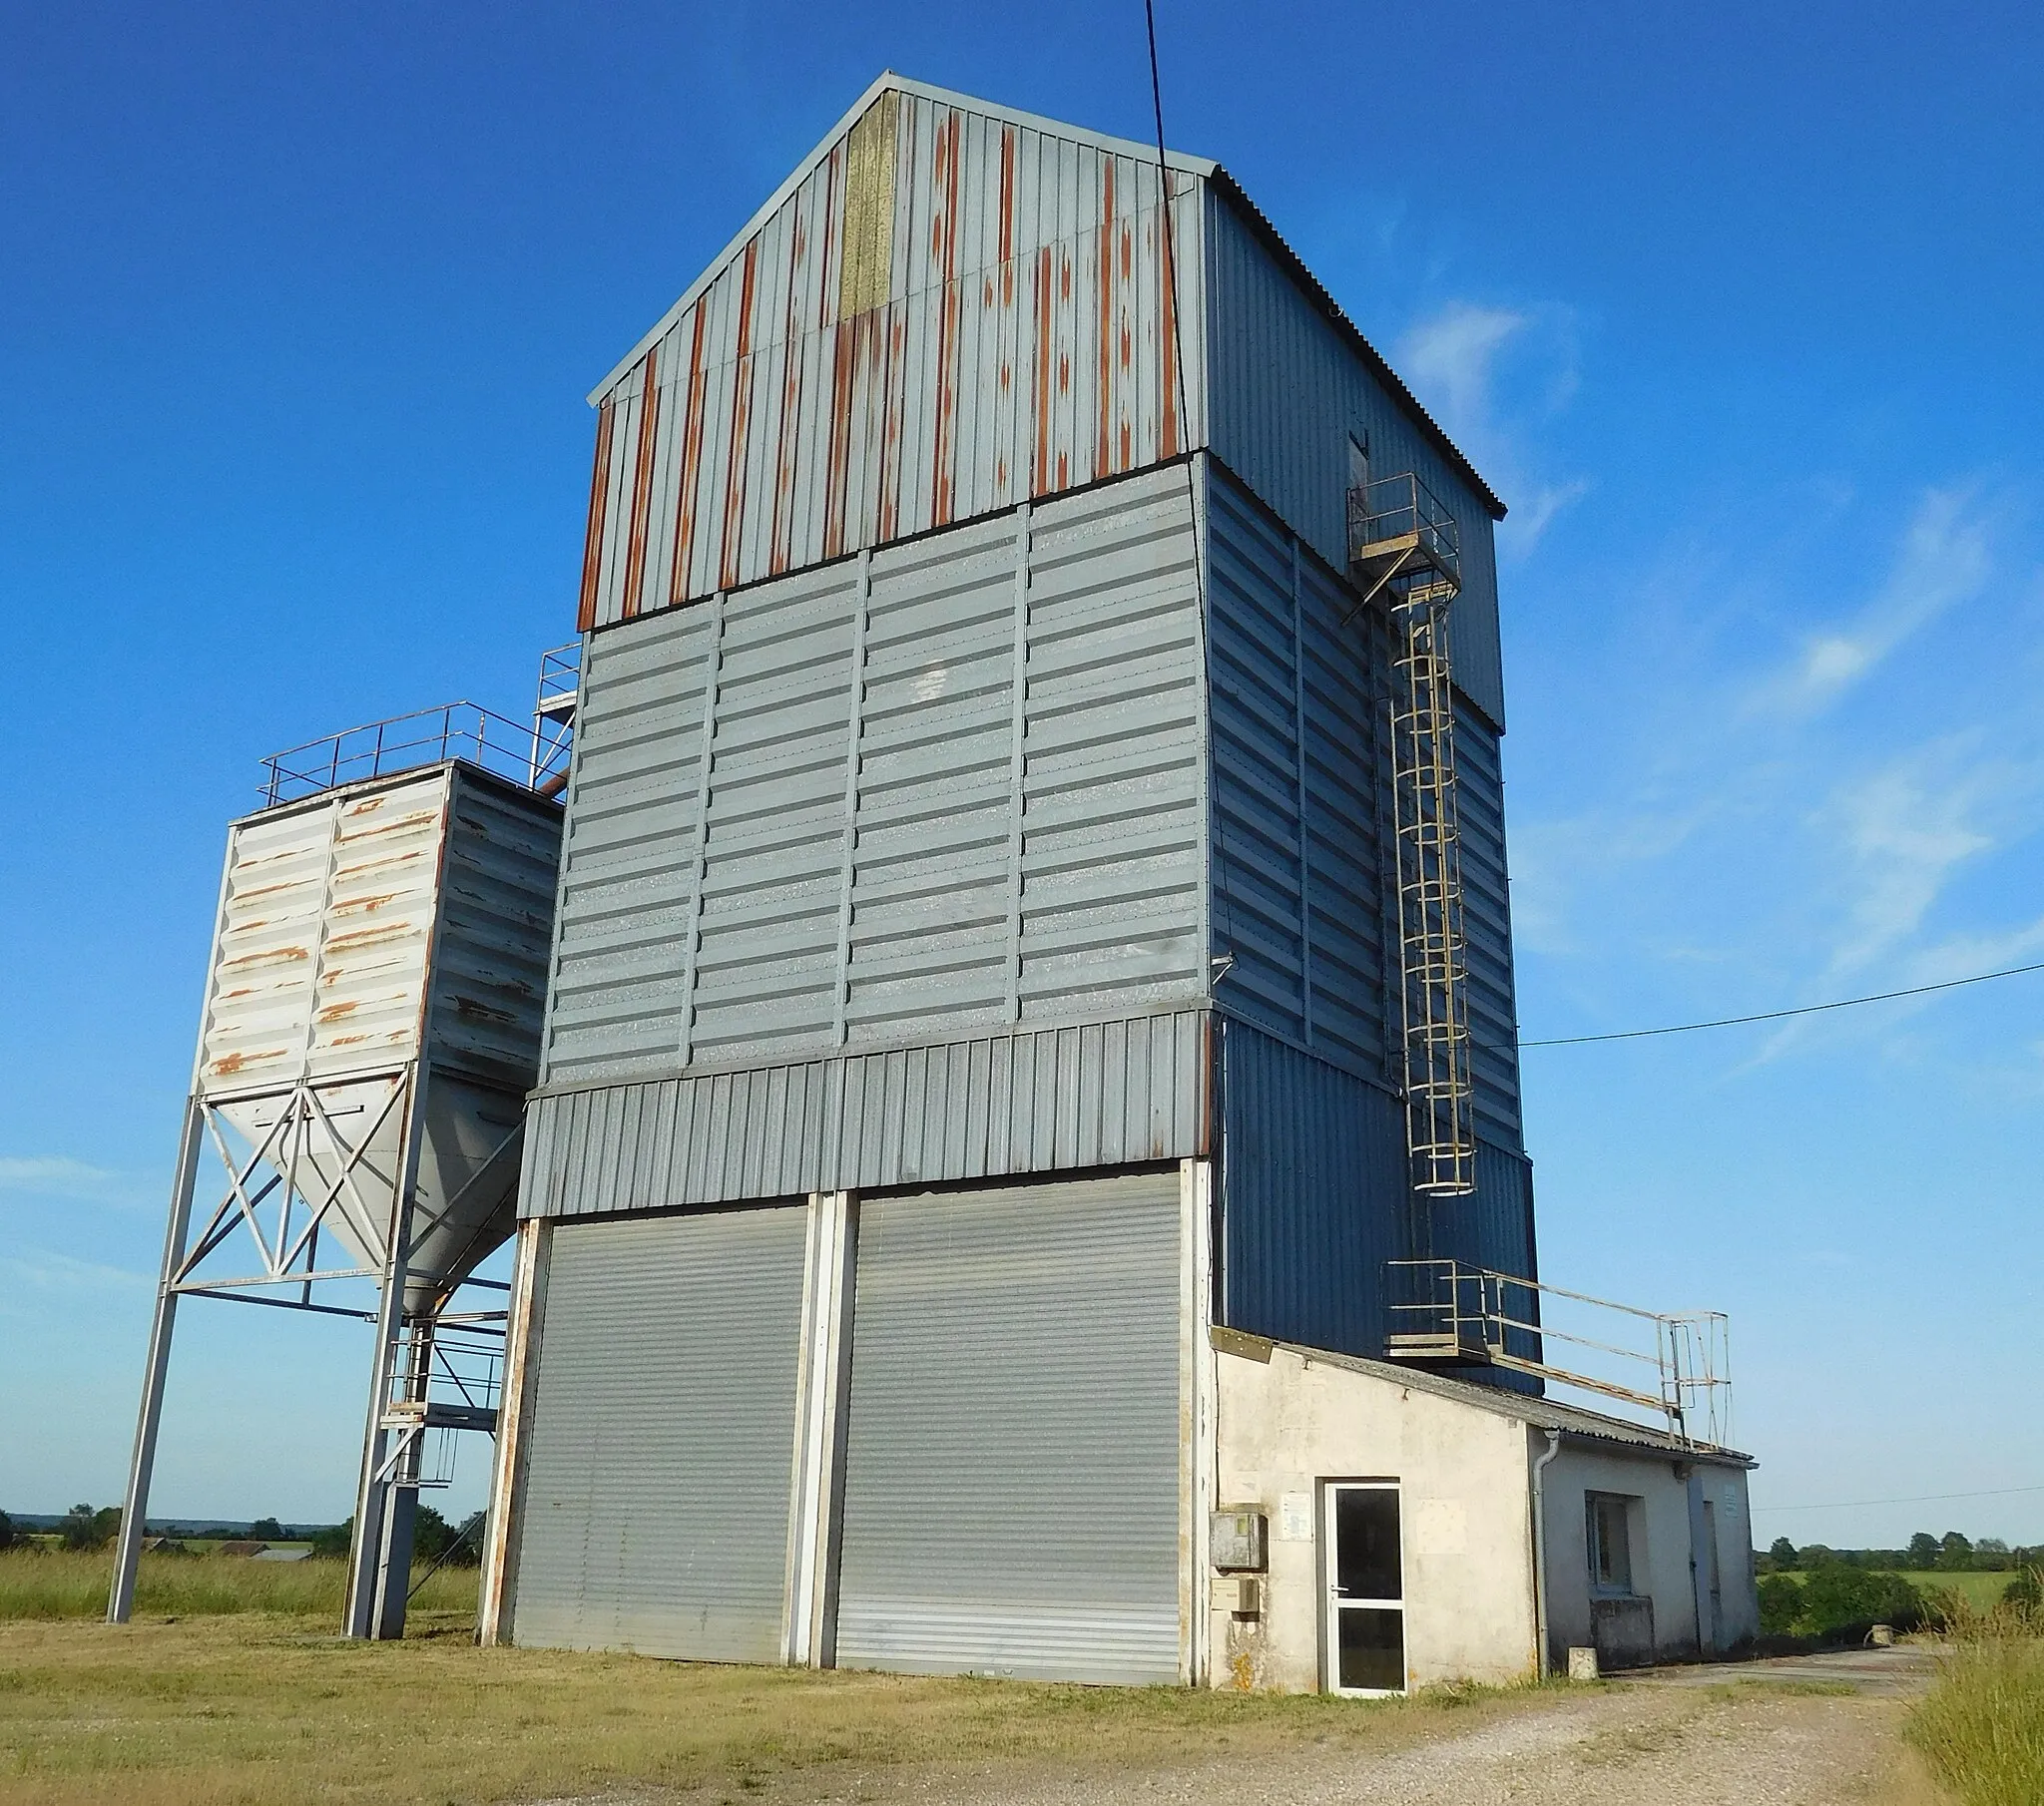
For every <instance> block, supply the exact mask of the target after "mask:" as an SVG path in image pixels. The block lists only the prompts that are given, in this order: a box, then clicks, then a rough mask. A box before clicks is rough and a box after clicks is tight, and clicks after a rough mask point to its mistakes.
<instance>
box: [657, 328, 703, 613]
mask: <svg viewBox="0 0 2044 1806" xmlns="http://www.w3.org/2000/svg"><path fill="white" fill-rule="evenodd" d="M708 298H709V297H708V296H707V295H706V296H705V297H704V300H707V299H708ZM694 311H695V315H696V329H695V331H694V333H693V334H692V335H691V337H690V342H689V389H688V397H687V403H686V405H687V407H688V411H689V424H688V426H687V428H686V430H685V431H684V433H683V437H682V485H681V493H680V495H679V496H677V497H676V501H675V548H674V562H673V567H672V569H671V570H670V571H669V573H668V580H667V599H668V602H669V604H670V605H672V604H675V603H681V602H687V601H688V600H689V567H690V566H691V565H693V564H694V563H695V561H696V484H697V482H698V480H699V479H700V477H701V474H702V469H703V387H704V374H705V373H704V369H703V329H704V325H705V315H706V309H705V307H704V304H703V301H700V300H699V301H698V302H697V303H696V306H695V309H694Z"/></svg>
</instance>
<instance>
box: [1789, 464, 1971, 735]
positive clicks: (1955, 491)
mask: <svg viewBox="0 0 2044 1806" xmlns="http://www.w3.org/2000/svg"><path fill="white" fill-rule="evenodd" d="M1993 528H1994V520H1993V513H1992V510H1991V509H1989V508H1988V507H1986V506H1984V505H1983V503H1982V501H1981V498H1980V495H1979V491H1978V489H1977V486H1975V485H1971V484H1963V485H1956V486H1952V487H1946V488H1932V489H1927V490H1925V491H1924V492H1923V493H1922V495H1921V496H1919V497H1918V499H1917V502H1916V506H1915V508H1914V510H1913V511H1912V512H1911V514H1910V517H1909V524H1908V526H1907V527H1906V528H1904V529H1903V532H1902V538H1901V543H1900V544H1899V545H1898V546H1897V547H1896V549H1895V556H1894V558H1893V561H1892V562H1891V563H1890V565H1889V567H1888V570H1887V573H1886V575H1885V577H1884V578H1883V579H1882V580H1881V582H1880V584H1879V586H1878V588H1877V589H1876V590H1875V592H1874V594H1873V595H1872V596H1871V597H1870V598H1868V599H1867V600H1866V601H1865V602H1864V603H1863V604H1862V605H1861V606H1860V607H1859V608H1857V609H1856V610H1854V611H1853V612H1852V613H1851V614H1849V615H1848V616H1846V617H1845V618H1844V619H1842V620H1839V621H1837V622H1834V623H1832V624H1830V625H1829V626H1826V627H1822V628H1820V629H1818V630H1817V631H1816V632H1815V633H1812V634H1810V635H1809V636H1808V637H1807V638H1805V639H1804V640H1803V642H1802V644H1801V646H1800V647H1799V648H1798V649H1797V651H1796V654H1795V656H1794V659H1793V660H1792V661H1791V663H1790V664H1789V668H1788V669H1787V670H1786V671H1783V672H1780V673H1778V674H1776V675H1775V676H1774V677H1770V678H1769V679H1767V680H1766V682H1765V683H1764V685H1763V687H1762V690H1761V694H1760V700H1761V701H1762V702H1763V703H1764V704H1767V705H1769V706H1772V707H1773V708H1775V709H1777V710H1779V711H1781V712H1783V713H1787V714H1792V715H1806V714H1810V713H1814V712H1816V711H1817V710H1819V709H1822V708H1824V707H1826V706H1828V705H1829V704H1831V703H1832V702H1835V701H1836V700H1837V699H1838V698H1839V697H1840V696H1841V695H1843V694H1844V693H1845V692H1846V691H1847V690H1849V689H1851V688H1852V687H1853V686H1854V685H1855V684H1857V683H1859V682H1860V681H1861V680H1862V679H1864V678H1865V677H1869V676H1870V675H1871V674H1872V673H1873V672H1874V671H1876V670H1877V669H1878V668H1879V667H1880V665H1881V664H1882V663H1883V662H1884V661H1885V660H1886V659H1888V658H1889V657H1890V656H1891V655H1892V654H1894V653H1895V652H1897V651H1898V650H1899V649H1900V648H1901V647H1902V646H1903V645H1904V644H1905V643H1906V642H1908V641H1909V640H1910V639H1911V638H1912V637H1913V636H1914V635H1916V634H1917V633H1919V632H1920V631H1921V630H1922V629H1924V628H1926V627H1928V626H1929V625H1930V624H1931V623H1932V622H1934V621H1936V620H1937V619H1938V618H1939V617H1941V616H1943V615H1945V614H1948V613H1949V612H1950V611H1951V610H1952V609H1954V608H1956V607H1958V606H1959V605H1960V604H1961V603H1964V602H1969V601H1971V600H1972V599H1973V598H1974V597H1976V596H1978V595H1979V594H1980V593H1981V592H1982V591H1983V590H1985V589H1986V587H1987V584H1988V581H1989V579H1990V578H1991V577H1992V576H1993V574H1994V567H1995V560H1994V548H1993Z"/></svg>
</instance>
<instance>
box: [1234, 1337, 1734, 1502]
mask: <svg viewBox="0 0 2044 1806" xmlns="http://www.w3.org/2000/svg"><path fill="white" fill-rule="evenodd" d="M1231 1344H1242V1345H1244V1346H1240V1347H1237V1346H1231ZM1214 1345H1215V1347H1216V1348H1217V1349H1219V1350H1220V1351H1221V1352H1222V1353H1224V1354H1229V1353H1237V1354H1244V1355H1247V1356H1249V1358H1252V1359H1254V1358H1255V1355H1254V1352H1253V1350H1254V1349H1255V1348H1256V1347H1258V1346H1261V1347H1264V1348H1281V1349H1283V1350H1284V1351H1285V1352H1286V1353H1287V1354H1294V1355H1297V1356H1298V1357H1299V1358H1300V1359H1301V1360H1303V1361H1306V1362H1309V1363H1318V1364H1319V1365H1320V1366H1323V1367H1340V1368H1345V1369H1346V1370H1348V1371H1349V1372H1351V1373H1360V1374H1367V1375H1368V1376H1369V1377H1370V1378H1372V1379H1378V1380H1385V1381H1388V1382H1389V1383H1390V1384H1392V1385H1394V1386H1404V1387H1409V1388H1410V1389H1411V1390H1412V1391H1414V1392H1430V1393H1432V1394H1434V1396H1435V1397H1437V1398H1445V1399H1453V1400H1454V1401H1455V1402H1456V1403H1457V1404H1461V1405H1473V1406H1474V1407H1475V1408H1476V1409H1477V1410H1479V1411H1488V1412H1490V1413H1491V1414H1492V1415H1493V1416H1495V1417H1509V1418H1513V1419H1515V1420H1516V1421H1518V1422H1520V1423H1523V1424H1529V1425H1531V1426H1532V1427H1533V1428H1534V1429H1536V1430H1559V1431H1561V1432H1562V1433H1563V1434H1564V1435H1567V1436H1581V1437H1588V1438H1592V1439H1594V1440H1596V1441H1598V1442H1608V1443H1622V1444H1624V1445H1626V1446H1628V1447H1630V1448H1636V1449H1652V1450H1654V1451H1655V1452H1656V1453H1657V1454H1663V1455H1669V1456H1673V1457H1674V1458H1676V1459H1677V1460H1680V1461H1708V1462H1712V1463H1715V1464H1717V1465H1719V1466H1723V1467H1739V1468H1755V1467H1758V1466H1759V1465H1760V1463H1759V1462H1757V1461H1756V1460H1754V1458H1753V1457H1752V1456H1751V1455H1747V1454H1744V1453H1742V1452H1741V1451H1740V1450H1738V1449H1722V1448H1719V1447H1717V1446H1716V1445H1714V1444H1710V1443H1690V1442H1684V1441H1683V1440H1682V1439H1681V1438H1680V1437H1677V1436H1671V1435H1669V1434H1668V1432H1667V1431H1665V1430H1651V1429H1649V1428H1647V1426H1645V1425H1644V1424H1629V1423H1627V1422H1626V1421H1625V1419H1623V1418H1619V1417H1607V1416H1606V1415H1605V1414H1604V1413H1603V1412H1601V1411H1584V1410H1581V1409H1579V1408H1578V1407H1576V1406H1574V1405H1560V1404H1556V1403H1555V1402H1554V1401H1553V1400H1552V1399H1546V1398H1531V1397H1528V1396H1527V1395H1526V1394H1525V1393H1523V1392H1507V1391H1505V1390H1504V1389H1503V1388H1502V1387H1500V1386H1476V1385H1472V1384H1470V1382H1469V1381H1467V1380H1454V1379H1449V1378H1448V1377H1447V1375H1445V1374H1439V1373H1429V1372H1428V1371H1427V1370H1426V1369H1424V1368H1421V1367H1402V1366H1400V1365H1398V1364H1397V1363H1396V1362H1394V1361H1371V1360H1366V1359H1364V1358H1363V1357H1362V1356H1361V1355H1348V1354H1336V1353H1335V1352H1334V1351H1333V1350H1332V1349H1327V1348H1308V1347H1306V1346H1305V1345H1304V1344H1303V1343H1299V1342H1277V1341H1273V1340H1271V1339H1270V1338H1269V1337H1267V1336H1252V1335H1245V1334H1243V1332H1241V1331H1240V1330H1216V1331H1215V1333H1214Z"/></svg>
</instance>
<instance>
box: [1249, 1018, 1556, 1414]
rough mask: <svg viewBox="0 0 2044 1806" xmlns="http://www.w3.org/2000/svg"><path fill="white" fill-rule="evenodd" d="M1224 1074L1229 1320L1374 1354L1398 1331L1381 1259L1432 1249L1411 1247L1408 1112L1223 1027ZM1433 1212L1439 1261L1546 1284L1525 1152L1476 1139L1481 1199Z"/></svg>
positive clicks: (1275, 1043)
mask: <svg viewBox="0 0 2044 1806" xmlns="http://www.w3.org/2000/svg"><path fill="white" fill-rule="evenodd" d="M1222 1071H1223V1076H1222V1086H1223V1105H1222V1110H1223V1118H1222V1219H1223V1223H1224V1233H1223V1236H1222V1248H1223V1296H1224V1312H1223V1314H1224V1317H1225V1320H1226V1321H1227V1323H1228V1324H1229V1326H1230V1327H1232V1328H1235V1329H1242V1330H1248V1331H1250V1332H1251V1333H1252V1334H1256V1335H1265V1336H1273V1337H1276V1338H1278V1339H1279V1340H1281V1341H1292V1342H1300V1343H1303V1344H1304V1345H1306V1346H1307V1347H1311V1348H1331V1349H1334V1350H1336V1351H1338V1352H1340V1353H1344V1354H1358V1355H1371V1356H1373V1355H1380V1354H1381V1353H1382V1352H1383V1346H1384V1344H1383V1337H1384V1333H1385V1331H1386V1329H1388V1328H1389V1327H1391V1325H1390V1324H1389V1323H1388V1321H1387V1318H1386V1315H1385V1304H1386V1289H1385V1268H1384V1263H1385V1262H1386V1261H1387V1260H1395V1259H1403V1258H1407V1257H1409V1256H1411V1255H1412V1254H1415V1253H1419V1252H1425V1251H1428V1250H1425V1249H1422V1248H1418V1247H1415V1246H1414V1245H1413V1243H1414V1241H1415V1239H1416V1237H1415V1234H1414V1228H1415V1223H1416V1220H1417V1219H1416V1218H1415V1217H1414V1216H1413V1214H1412V1211H1413V1209H1414V1208H1415V1207H1416V1206H1414V1205H1413V1204H1412V1203H1411V1202H1410V1201H1409V1191H1408V1183H1409V1178H1408V1173H1409V1168H1408V1163H1407V1160H1406V1153H1405V1114H1404V1107H1403V1106H1402V1105H1401V1104H1400V1103H1399V1101H1398V1100H1397V1099H1396V1098H1395V1097H1394V1096H1392V1095H1391V1093H1390V1092H1389V1091H1387V1090H1386V1089H1385V1088H1383V1087H1382V1086H1380V1085H1373V1084H1371V1083H1369V1082H1368V1081H1366V1080H1363V1079H1359V1078H1357V1077H1355V1076H1354V1075H1353V1074H1350V1073H1345V1072H1341V1071H1339V1070H1337V1069H1336V1068H1334V1067H1332V1066H1330V1065H1328V1064H1327V1063H1326V1062H1325V1061H1323V1060H1316V1059H1314V1058H1313V1057H1312V1056H1311V1055H1309V1054H1306V1053H1303V1052H1301V1051H1300V1050H1299V1049H1297V1048H1295V1047H1291V1046H1287V1045H1286V1044H1285V1043H1284V1042H1282V1041H1279V1040H1278V1039H1277V1038H1276V1037H1275V1036H1271V1035H1267V1034H1264V1033H1262V1032H1261V1031H1259V1030H1257V1029H1254V1028H1252V1027H1250V1026H1249V1025H1247V1024H1245V1023H1241V1022H1229V1023H1226V1024H1224V1025H1223V1029H1222ZM1427 1208H1428V1209H1429V1214H1430V1219H1431V1220H1430V1225H1429V1229H1430V1235H1431V1242H1432V1246H1431V1249H1430V1251H1431V1253H1432V1254H1433V1255H1435V1256H1441V1257H1453V1258H1456V1259H1459V1260H1463V1261H1466V1262H1469V1263H1471V1264H1473V1265H1477V1266H1483V1267H1489V1268H1492V1269H1494V1270H1496V1271H1499V1272H1505V1273H1517V1274H1523V1275H1525V1276H1526V1277H1528V1278H1534V1277H1537V1276H1538V1269H1537V1267H1536V1266H1535V1264H1534V1247H1533V1188H1532V1172H1531V1168H1530V1167H1529V1166H1528V1165H1527V1163H1526V1161H1525V1159H1524V1157H1523V1156H1522V1155H1520V1154H1518V1153H1515V1152H1513V1151H1511V1150H1510V1149H1507V1148H1502V1147H1498V1146H1496V1145H1494V1144H1492V1143H1490V1142H1487V1141H1481V1140H1479V1141H1478V1143H1477V1148H1476V1191H1475V1193H1474V1194H1473V1195H1471V1196H1469V1197H1465V1198H1455V1199H1452V1200H1448V1201H1445V1202H1437V1203H1434V1204H1432V1205H1431V1206H1427ZM1468 1377H1471V1378H1475V1379H1478V1380H1481V1381H1483V1382H1484V1383H1486V1384H1488V1383H1493V1381H1494V1379H1495V1376H1493V1375H1490V1374H1489V1373H1487V1372H1485V1373H1476V1374H1471V1375H1470V1376H1468Z"/></svg>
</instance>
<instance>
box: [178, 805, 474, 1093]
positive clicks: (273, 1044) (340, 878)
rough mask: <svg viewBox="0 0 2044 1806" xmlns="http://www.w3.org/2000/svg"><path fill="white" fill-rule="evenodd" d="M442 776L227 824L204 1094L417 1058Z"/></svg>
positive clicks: (202, 1064) (441, 826)
mask: <svg viewBox="0 0 2044 1806" xmlns="http://www.w3.org/2000/svg"><path fill="white" fill-rule="evenodd" d="M447 773H448V768H447V767H445V766H441V767H436V768H434V769H433V770H431V771H428V772H426V773H424V774H423V775H420V776H414V777H407V778H404V779H402V780H398V781H395V782H385V783H371V784H360V785H354V786H351V787H349V788H347V789H344V790H339V791H333V792H329V793H328V794H326V795H323V796H320V797H319V798H317V799H316V800H314V801H310V802H306V803H300V804H294V805H291V806H288V807H286V808H283V809H272V810H267V811H265V812H264V813H262V814H260V815H255V816H250V817H248V818H247V819H245V820H243V821H239V822H237V823H235V825H234V827H233V828H232V829H231V830H230V840H229V853H228V878H227V886H226V894H225V898H224V902H223V908H222V916H221V924H220V931H219V938H218V943H217V945H216V948H215V953H214V961H213V970H212V974H211V977H210V980H209V983H208V987H207V1000H206V1015H205V1026H204V1028H203V1029H202V1031H201V1036H200V1051H199V1090H200V1091H201V1092H202V1093H205V1094H208V1095H212V1094H218V1093H224V1092H232V1091H242V1090H246V1089H248V1088H250V1087H252V1086H256V1085H264V1084H269V1083H271V1082H278V1083H284V1084H288V1083H290V1082H292V1081H295V1080H297V1079H299V1078H302V1077H304V1076H306V1075H307V1074H314V1073H329V1072H336V1071H345V1070H347V1069H349V1068H351V1067H362V1066H385V1067H394V1066H402V1065H403V1064H404V1063H405V1062H406V1061H409V1060H412V1059H414V1058H416V1056H417V1054H418V1051H419V1036H420V1030H421V1026H422V1021H423V1013H424V1004H425V987H426V964H427V959H428V956H429V954H430V953H431V950H432V942H433V927H434V919H435V913H436V909H437V906H438V900H439V899H438V885H439V876H440V849H441V839H442V836H443V833H444V830H445V826H446V815H447V788H448V775H447Z"/></svg>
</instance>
